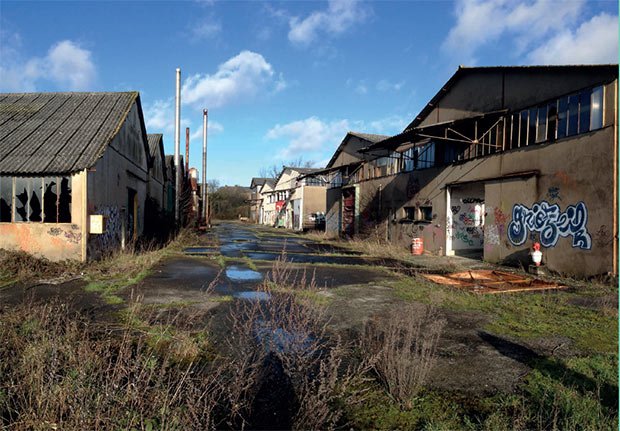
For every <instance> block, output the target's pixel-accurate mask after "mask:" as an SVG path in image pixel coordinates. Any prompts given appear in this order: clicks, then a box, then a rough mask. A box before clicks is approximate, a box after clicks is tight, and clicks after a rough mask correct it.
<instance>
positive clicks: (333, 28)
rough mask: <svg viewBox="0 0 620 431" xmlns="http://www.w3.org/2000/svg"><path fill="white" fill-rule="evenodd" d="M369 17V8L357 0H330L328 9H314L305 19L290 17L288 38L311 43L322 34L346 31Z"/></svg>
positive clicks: (302, 42) (296, 42)
mask: <svg viewBox="0 0 620 431" xmlns="http://www.w3.org/2000/svg"><path fill="white" fill-rule="evenodd" d="M367 17H368V12H367V10H366V9H365V8H364V7H363V5H362V4H361V3H359V2H358V1H356V0H329V2H328V6H327V9H326V10H322V11H314V12H312V13H311V14H310V15H309V16H307V17H306V18H304V19H301V18H299V17H292V18H290V19H289V27H290V30H289V33H288V38H289V40H290V41H291V42H292V43H294V44H298V45H309V44H310V43H312V42H314V41H315V40H317V39H318V38H319V37H320V36H321V35H323V36H329V37H331V36H336V35H339V34H341V33H344V32H345V31H347V30H349V28H351V27H352V26H353V25H354V24H357V23H361V22H364V21H365V20H366V18H367Z"/></svg>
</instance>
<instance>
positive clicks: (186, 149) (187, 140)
mask: <svg viewBox="0 0 620 431" xmlns="http://www.w3.org/2000/svg"><path fill="white" fill-rule="evenodd" d="M185 172H189V127H186V128H185Z"/></svg>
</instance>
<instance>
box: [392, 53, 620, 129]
mask: <svg viewBox="0 0 620 431" xmlns="http://www.w3.org/2000/svg"><path fill="white" fill-rule="evenodd" d="M588 69H589V70H592V71H594V70H604V71H608V72H609V73H610V74H615V76H616V77H617V76H618V65H617V64H579V65H574V64H572V65H533V66H476V67H467V66H459V67H458V69H457V70H456V72H454V74H453V75H452V76H451V77H450V79H448V81H447V82H446V83H445V84H444V85H443V86H442V87H441V88H440V89H439V91H438V92H437V94H435V95H434V96H433V98H432V99H431V100H430V101H429V102H428V103H427V104H426V106H425V107H424V108H422V110H421V111H420V113H419V114H418V115H417V116H416V117H415V118H414V119H413V121H412V122H411V123H409V125H408V126H407V127H405V130H404V131H403V132H406V131H408V130H411V129H413V128H415V127H417V126H419V125H420V123H422V121H424V119H425V118H426V117H427V116H428V114H430V113H431V111H432V110H433V109H434V108H435V106H437V103H438V102H439V101H440V100H441V99H442V98H443V97H444V96H445V95H446V93H448V91H450V90H451V89H452V88H453V87H454V85H455V84H456V83H457V82H458V81H459V80H460V79H461V78H462V77H463V76H465V75H469V74H474V73H482V72H508V71H548V72H551V73H554V72H559V71H569V70H570V71H577V70H584V71H585V70H588Z"/></svg>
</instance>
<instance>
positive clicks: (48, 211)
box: [43, 177, 58, 223]
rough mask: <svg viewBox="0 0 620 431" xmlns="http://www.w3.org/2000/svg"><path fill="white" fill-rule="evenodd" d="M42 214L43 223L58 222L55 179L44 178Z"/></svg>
mask: <svg viewBox="0 0 620 431" xmlns="http://www.w3.org/2000/svg"><path fill="white" fill-rule="evenodd" d="M43 213H44V214H45V217H44V219H43V220H44V221H45V223H56V222H58V178H56V177H48V178H45V191H44V192H43Z"/></svg>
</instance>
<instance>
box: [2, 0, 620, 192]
mask: <svg viewBox="0 0 620 431" xmlns="http://www.w3.org/2000/svg"><path fill="white" fill-rule="evenodd" d="M617 62H618V2H617V1H615V0H614V1H585V0H568V1H547V0H528V1H517V0H490V1H484V2H483V1H479V0H455V1H377V2H366V1H352V0H331V1H286V2H266V1H265V2H261V1H252V2H249V1H205V0H203V1H178V2H168V1H131V2H129V1H126V2H122V1H106V2H98V1H80V2H60V1H48V2H32V1H19V2H18V1H11V0H2V1H0V91H2V92H33V91H45V92H47V91H130V90H131V91H133V90H137V91H139V92H140V98H141V102H142V108H143V111H144V116H145V121H146V127H147V133H163V134H164V145H165V151H166V154H173V153H174V104H175V103H174V97H175V76H176V72H175V71H176V68H177V67H178V68H181V74H182V95H181V117H182V129H181V154H184V151H185V127H189V128H190V134H191V139H190V148H191V150H190V165H191V166H195V167H197V168H199V169H201V167H202V110H203V109H208V110H209V128H208V164H207V175H206V176H207V179H208V180H212V179H215V180H218V181H219V182H220V184H222V185H224V184H228V185H235V184H238V185H244V186H249V184H250V181H251V178H252V177H257V176H260V173H261V170H263V171H264V170H266V169H267V168H270V167H271V166H274V165H276V166H281V165H283V164H285V163H287V162H288V161H291V160H298V159H300V158H301V159H303V160H304V161H306V162H312V165H313V166H316V167H324V166H325V164H326V163H327V162H328V161H329V159H330V158H331V156H332V155H333V153H334V151H335V149H336V148H337V147H338V145H339V144H340V142H341V141H342V139H343V138H344V137H345V135H346V133H347V131H350V130H351V131H357V132H364V133H377V134H385V135H393V134H397V133H400V132H402V131H403V129H404V128H405V126H406V125H407V124H409V122H411V120H413V118H414V117H415V116H416V115H417V114H418V113H419V111H420V110H421V109H422V108H423V107H424V105H426V103H427V102H428V101H429V100H430V99H431V98H432V97H433V96H434V95H435V93H437V91H438V90H439V89H440V88H441V86H442V85H443V84H444V83H445V82H446V81H447V80H448V79H449V78H450V76H452V74H453V73H454V72H455V71H456V70H457V68H458V67H459V65H464V66H494V65H531V64H594V63H617ZM201 175H202V173H201Z"/></svg>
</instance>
